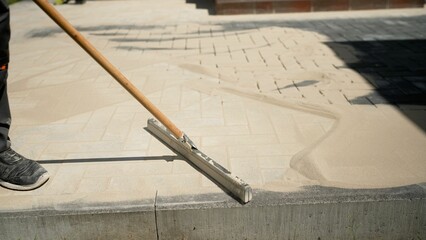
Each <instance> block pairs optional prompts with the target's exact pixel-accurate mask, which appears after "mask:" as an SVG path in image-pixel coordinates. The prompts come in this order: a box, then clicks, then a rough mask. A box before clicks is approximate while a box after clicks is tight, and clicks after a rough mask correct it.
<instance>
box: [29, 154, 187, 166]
mask: <svg viewBox="0 0 426 240" xmlns="http://www.w3.org/2000/svg"><path fill="white" fill-rule="evenodd" d="M175 160H184V159H183V158H182V157H179V156H172V155H170V156H147V157H114V158H81V159H60V160H56V159H55V160H39V161H37V162H39V163H41V164H62V163H99V162H123V161H135V162H138V161H166V162H172V161H175Z"/></svg>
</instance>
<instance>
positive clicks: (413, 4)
mask: <svg viewBox="0 0 426 240" xmlns="http://www.w3.org/2000/svg"><path fill="white" fill-rule="evenodd" d="M423 5H424V2H423V0H389V8H423Z"/></svg>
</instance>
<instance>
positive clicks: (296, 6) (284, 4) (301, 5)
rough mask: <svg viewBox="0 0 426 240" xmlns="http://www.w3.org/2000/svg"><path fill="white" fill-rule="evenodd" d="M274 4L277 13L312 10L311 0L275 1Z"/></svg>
mask: <svg viewBox="0 0 426 240" xmlns="http://www.w3.org/2000/svg"><path fill="white" fill-rule="evenodd" d="M272 6H273V8H274V11H275V12H277V13H283V12H310V11H311V8H312V3H311V1H310V0H306V1H304V0H294V1H291V0H290V1H281V2H273V3H272Z"/></svg>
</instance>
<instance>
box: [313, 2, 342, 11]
mask: <svg viewBox="0 0 426 240" xmlns="http://www.w3.org/2000/svg"><path fill="white" fill-rule="evenodd" d="M312 4H313V5H312V10H313V11H344V10H348V9H349V0H313V2H312Z"/></svg>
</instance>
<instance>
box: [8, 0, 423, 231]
mask: <svg viewBox="0 0 426 240" xmlns="http://www.w3.org/2000/svg"><path fill="white" fill-rule="evenodd" d="M57 9H58V10H59V11H60V12H61V13H63V14H64V15H65V16H66V17H67V18H68V19H69V20H70V22H71V23H72V24H74V25H75V26H76V27H77V28H78V29H79V30H80V31H81V32H82V33H83V35H84V36H86V37H87V38H89V39H90V41H91V42H92V43H93V44H94V45H95V46H96V47H97V48H99V50H100V51H101V52H102V53H104V54H105V55H106V57H107V58H109V59H110V60H111V62H112V63H113V64H115V65H116V66H117V67H118V68H119V69H120V70H122V71H123V73H124V74H125V75H126V76H128V78H129V79H130V80H131V81H132V82H133V83H134V84H135V85H136V86H137V87H138V88H139V89H140V90H141V91H142V92H143V93H144V94H145V95H146V96H147V97H148V98H149V99H150V100H151V101H152V102H153V103H154V104H156V105H158V107H159V108H160V109H161V110H162V111H163V112H164V113H165V114H166V115H167V116H169V117H170V118H171V119H172V120H173V121H174V122H175V123H176V125H178V126H179V127H180V128H182V129H183V130H184V131H185V132H186V133H187V134H188V136H190V137H191V139H192V140H193V141H194V142H195V143H196V145H197V146H199V147H200V149H201V150H202V151H203V152H205V153H206V154H208V155H209V156H210V157H211V158H213V159H214V160H215V161H217V162H219V163H220V164H221V165H223V166H225V167H226V168H227V169H229V170H231V171H232V172H233V173H235V174H237V175H238V176H239V177H241V178H242V179H244V180H245V181H246V182H248V183H249V184H250V185H251V186H252V187H253V188H254V189H255V194H254V199H253V202H252V203H250V204H247V205H241V204H240V203H238V202H237V201H236V200H235V199H233V198H232V197H231V196H230V195H228V194H227V193H226V192H225V191H223V189H221V188H220V187H219V186H217V185H215V184H214V183H213V182H212V181H211V180H210V179H209V178H208V177H207V176H205V175H204V174H203V173H201V172H199V171H198V170H197V169H194V168H193V167H192V166H191V165H190V164H188V163H187V162H186V161H185V160H184V159H182V158H181V157H180V156H177V155H176V154H175V153H174V152H173V151H172V150H170V149H168V148H167V147H166V146H164V145H163V144H161V143H160V142H159V141H158V140H157V139H156V138H154V137H152V136H151V135H150V134H149V133H148V132H147V131H146V130H145V129H144V128H145V127H146V121H147V119H148V118H150V117H151V115H150V114H149V113H148V112H147V111H146V110H144V109H143V107H142V106H139V104H138V103H137V102H136V101H135V100H134V99H132V97H131V96H130V95H129V94H128V93H126V92H125V90H123V89H122V88H121V86H120V85H119V84H118V83H116V82H115V81H114V80H113V79H112V78H111V77H110V76H108V75H107V73H105V72H104V71H103V70H102V69H101V68H100V67H99V66H98V65H97V64H96V63H95V62H94V61H93V60H91V59H90V58H89V57H88V56H86V54H85V53H84V52H83V51H82V50H81V49H79V47H78V46H77V45H76V44H75V43H73V42H72V40H70V39H69V37H68V36H66V35H65V34H64V33H62V31H61V30H59V29H58V27H57V26H55V25H54V23H53V22H52V21H51V20H49V19H48V18H47V16H45V15H44V14H43V13H42V12H41V10H38V9H37V6H36V5H35V4H33V3H32V2H29V1H23V2H20V3H17V4H14V5H12V6H11V11H12V22H11V24H12V29H13V31H12V32H13V35H12V41H11V63H10V73H9V80H8V81H9V82H8V84H9V85H8V89H9V97H10V102H11V109H12V114H13V124H12V128H11V138H12V140H13V147H14V148H15V149H16V150H17V151H18V152H20V153H22V154H23V155H25V156H27V157H30V158H33V159H35V160H37V161H39V162H40V163H41V164H42V165H43V166H45V167H46V168H47V169H48V170H49V172H50V175H51V179H50V180H49V181H48V182H47V183H46V185H44V186H43V187H42V188H40V189H37V190H35V191H31V192H14V191H10V190H7V189H0V203H1V204H0V205H1V206H2V208H1V210H0V211H1V212H2V214H1V217H0V221H1V222H2V224H1V226H2V230H1V231H0V232H4V233H5V234H6V233H7V234H6V235H4V236H5V239H19V238H21V239H22V238H24V239H25V238H34V237H35V238H42V239H58V238H67V239H93V238H99V239H110V238H113V239H114V238H124V239H126V238H127V239H132V238H133V239H140V238H144V239H176V238H183V239H185V238H190V239H193V238H194V239H198V238H202V237H201V236H206V235H208V236H211V238H212V239H224V238H226V237H225V236H224V235H223V234H225V233H229V232H230V229H229V227H230V226H235V225H234V223H235V222H241V224H240V225H238V226H235V227H233V228H234V230H235V231H234V232H233V233H232V234H235V235H232V234H231V235H229V236H228V238H231V239H232V238H241V237H243V236H246V237H247V238H251V237H250V236H253V237H252V238H253V239H274V238H276V239H282V238H288V239H300V238H302V239H303V238H316V239H318V237H320V238H323V239H328V238H337V239H338V238H340V239H342V238H348V237H352V238H362V239H377V238H383V239H392V238H395V239H398V236H404V234H405V235H406V236H410V237H411V238H416V237H420V238H422V237H424V236H425V232H424V230H422V229H425V228H424V227H422V226H424V225H425V222H426V220H425V219H424V217H423V216H426V214H424V211H425V210H424V209H425V200H424V197H425V196H424V195H425V193H424V191H425V190H424V182H426V175H425V172H426V165H425V163H424V156H425V154H426V152H425V148H424V147H423V146H424V145H425V144H426V138H425V135H424V131H425V129H426V127H425V122H426V121H425V119H426V114H425V110H426V108H425V105H424V101H420V100H421V99H422V97H424V94H425V89H424V88H422V86H423V85H422V84H423V82H424V80H425V79H424V74H423V73H424V71H425V69H424V66H422V65H421V64H415V62H416V61H415V60H416V59H417V61H421V60H422V59H424V57H423V56H424V55H422V53H424V46H423V45H422V43H424V38H425V36H424V32H425V31H426V29H425V26H426V24H425V23H426V15H425V13H424V9H415V10H387V11H360V12H351V13H345V14H344V15H342V14H341V13H312V14H277V15H262V16H260V15H259V16H232V17H230V16H210V15H208V11H207V10H206V9H196V8H195V5H194V4H189V3H186V2H184V1H177V0H167V1H161V2H150V1H149V2H147V1H106V2H97V1H96V2H90V1H89V2H88V3H86V4H84V5H73V4H70V5H61V6H57ZM124 12H125V14H124ZM29 14H31V18H29V17H28V15H29ZM355 33H356V34H355ZM412 44H414V45H413V46H411V45H412ZM395 46H397V47H395ZM395 48H396V49H399V50H398V53H400V54H397V55H396V56H395V55H393V54H392V53H391V51H393V50H394V49H395ZM383 53H386V55H387V56H388V57H387V58H384V59H383V58H380V56H381V55H382V54H383ZM398 55H400V56H402V58H397V57H398ZM391 59H393V61H391ZM404 59H414V60H412V61H411V60H410V62H406V61H403V60H404ZM395 62H396V63H395ZM400 62H401V64H398V63H400ZM370 65H371V66H372V67H371V66H370ZM390 70H392V71H390ZM391 72H392V73H391ZM419 99H420V100H419ZM314 196H319V197H318V199H316V200H313V199H314ZM382 203H383V204H382ZM392 209H398V212H396V211H392ZM263 210H265V211H263ZM266 210H267V211H266ZM360 212H366V214H365V215H362V216H361V215H359V214H360ZM388 212H391V213H389V214H388V215H386V214H387V213H388ZM240 214H241V215H240ZM357 214H358V215H357ZM348 216H356V217H353V218H350V217H349V218H348ZM398 216H403V217H401V218H398ZM292 219H293V220H292ZM296 219H298V220H296ZM305 219H311V221H309V223H306V222H305V223H304V226H306V227H307V228H310V229H311V230H312V231H303V228H300V226H301V222H303V221H302V220H305ZM377 219H380V220H381V221H380V224H378V223H377V224H378V225H374V224H376V223H373V222H374V220H377ZM30 222H34V223H35V224H34V225H32V227H31V228H29V229H30V230H29V232H28V233H26V232H17V231H15V230H14V227H13V226H14V224H18V223H20V224H22V225H23V226H27V225H28V224H29V223H30ZM367 222H368V223H371V224H373V225H374V227H369V226H370V225H369V224H366V223H367ZM86 223H87V224H86ZM243 223H244V224H243ZM287 223H288V224H287ZM85 224H86V225H85ZM253 224H257V225H258V226H259V228H256V227H255V226H254V225H253ZM83 225H84V227H83V228H84V230H81V231H80V230H76V229H78V227H80V226H83ZM218 226H219V227H218ZM250 226H251V227H250ZM394 226H400V228H399V229H398V234H399V235H398V234H393V233H394V230H392V229H393V228H394ZM355 227H356V228H355ZM116 228H119V230H116ZM218 229H222V230H223V231H222V230H221V231H219V230H218ZM227 229H229V231H228V230H227ZM321 229H337V230H336V231H331V230H330V231H329V233H327V231H325V230H324V231H323V230H321ZM338 230H340V231H338ZM73 232H76V233H73ZM304 232H306V235H304ZM274 233H276V234H275V235H274ZM315 233H320V234H315ZM73 234H74V235H73ZM351 234H352V235H351ZM317 235H318V236H317ZM280 236H284V237H282V238H281V237H280Z"/></svg>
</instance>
